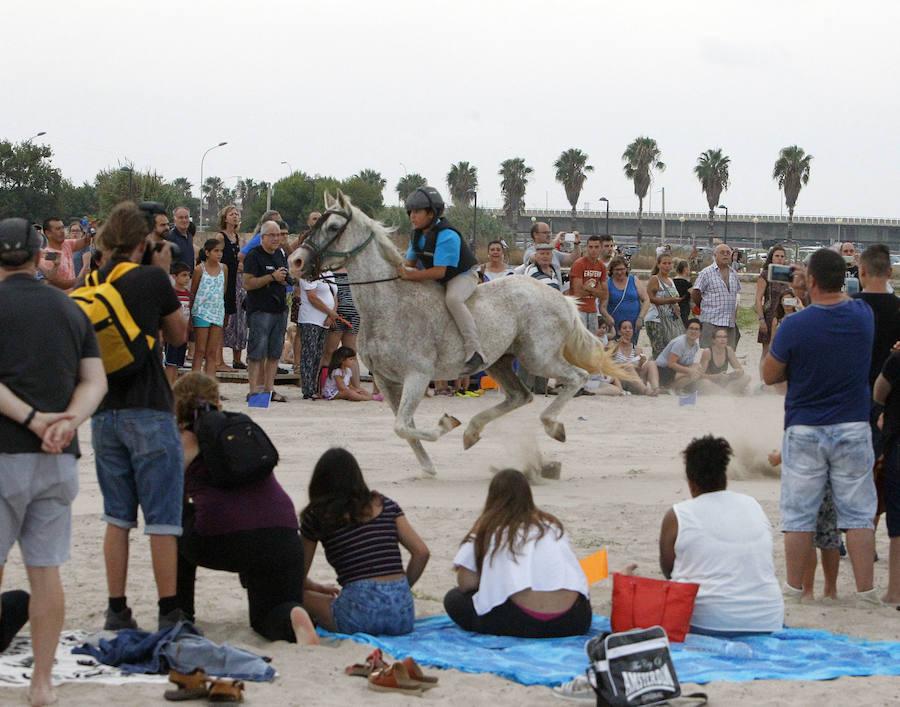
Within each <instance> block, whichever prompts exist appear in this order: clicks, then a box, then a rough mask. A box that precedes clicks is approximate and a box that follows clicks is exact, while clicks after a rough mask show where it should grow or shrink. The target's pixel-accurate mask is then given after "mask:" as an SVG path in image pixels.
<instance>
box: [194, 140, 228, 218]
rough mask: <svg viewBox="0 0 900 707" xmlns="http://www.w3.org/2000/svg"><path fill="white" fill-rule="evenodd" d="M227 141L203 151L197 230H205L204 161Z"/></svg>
mask: <svg viewBox="0 0 900 707" xmlns="http://www.w3.org/2000/svg"><path fill="white" fill-rule="evenodd" d="M227 144H228V143H227V142H224V141H223V142H220V143H219V144H218V145H213V146H212V147H210V148H209V150H207V151H206V152H204V153H203V157H201V158H200V223H199V224H197V230H198V231H202V230H203V161H204V160H205V159H206V155H208V154H209V153H210V151H212V150H215V149H216V148H217V147H224V146H225V145H227Z"/></svg>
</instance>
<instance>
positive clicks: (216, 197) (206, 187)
mask: <svg viewBox="0 0 900 707" xmlns="http://www.w3.org/2000/svg"><path fill="white" fill-rule="evenodd" d="M200 193H201V195H202V196H201V198H205V199H206V206H204V208H203V212H204V214H205V215H206V217H207V220H209V219H210V218H213V219H214V218H215V216H216V214H217V213H219V209H220V208H221V205H222V203H223V201H222V199H223V197H224V196H225V182H223V181H222V178H221V177H207V178H206V180H205V181H204V182H203V184H202V185H200ZM203 226H204V224H200V228H202V227H203ZM198 230H199V229H198Z"/></svg>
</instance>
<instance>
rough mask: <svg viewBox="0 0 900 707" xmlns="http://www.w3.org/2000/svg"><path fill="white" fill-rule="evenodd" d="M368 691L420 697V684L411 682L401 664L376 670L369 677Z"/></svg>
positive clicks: (415, 681) (414, 681)
mask: <svg viewBox="0 0 900 707" xmlns="http://www.w3.org/2000/svg"><path fill="white" fill-rule="evenodd" d="M369 689H370V690H375V691H376V692H400V693H403V694H404V695H419V696H420V697H421V696H422V683H420V682H419V681H418V680H413V679H412V678H411V677H410V676H409V672H408V671H407V670H406V668H405V667H403V663H394V664H393V665H392V666H391V667H389V668H384V669H382V670H376V671H375V672H374V673H372V674H371V675H369Z"/></svg>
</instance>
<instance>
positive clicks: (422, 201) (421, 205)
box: [406, 185, 444, 219]
mask: <svg viewBox="0 0 900 707" xmlns="http://www.w3.org/2000/svg"><path fill="white" fill-rule="evenodd" d="M413 209H431V210H432V211H433V212H434V217H435V218H436V219H438V218H440V217H441V214H443V213H444V200H443V199H442V198H441V195H440V192H438V190H437V189H435V188H434V187H430V186H428V185H425V186H424V187H419V188H418V189H416V190H415V191H414V192H413V193H412V194H410V195H409V196H408V197H406V214H407V215H409V212H410V211H412V210H413Z"/></svg>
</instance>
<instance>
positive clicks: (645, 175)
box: [622, 137, 666, 245]
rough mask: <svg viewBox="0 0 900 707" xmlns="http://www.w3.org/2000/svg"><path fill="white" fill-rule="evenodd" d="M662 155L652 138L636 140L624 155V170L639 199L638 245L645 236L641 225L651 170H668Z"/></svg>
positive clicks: (626, 149)
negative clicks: (632, 183) (660, 157)
mask: <svg viewBox="0 0 900 707" xmlns="http://www.w3.org/2000/svg"><path fill="white" fill-rule="evenodd" d="M660 154H662V153H660V151H659V146H658V145H657V144H656V140H654V139H653V138H652V137H639V138H636V139H635V141H634V142H632V143H631V144H630V145H629V146H628V147H626V148H625V152H623V153H622V161H623V162H625V165H624V167H623V168H622V169H623V170H624V172H625V176H626V177H627V178H628V179H630V180H631V181H633V182H634V194H635V196H637V198H638V228H637V239H638V245H640V244H641V235H642V234H643V231H642V229H641V224H642V222H643V217H644V197H645V196H647V189H649V188H650V170H651V169H656V170H659V171H660V172H661V171H663V170H664V169H665V168H666V165H665V164H663V163H662V162H661V161H660V159H659V156H660Z"/></svg>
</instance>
